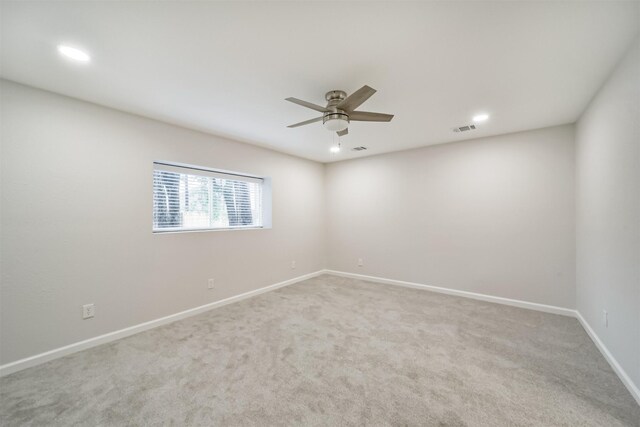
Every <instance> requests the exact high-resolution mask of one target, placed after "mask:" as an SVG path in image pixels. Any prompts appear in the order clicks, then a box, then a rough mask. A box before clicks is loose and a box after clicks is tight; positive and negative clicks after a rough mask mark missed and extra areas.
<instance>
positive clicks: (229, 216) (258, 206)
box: [153, 162, 264, 232]
mask: <svg viewBox="0 0 640 427" xmlns="http://www.w3.org/2000/svg"><path fill="white" fill-rule="evenodd" d="M263 186H264V179H263V178H258V177H253V176H246V175H242V174H236V173H229V172H221V171H215V170H211V169H207V168H202V167H198V166H183V165H176V164H169V163H161V162H154V164H153V231H154V232H163V231H193V230H217V229H235V228H261V227H262V226H263V223H264V221H263V220H264V218H263Z"/></svg>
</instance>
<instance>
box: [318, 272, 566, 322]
mask: <svg viewBox="0 0 640 427" xmlns="http://www.w3.org/2000/svg"><path fill="white" fill-rule="evenodd" d="M324 272H325V273H326V274H332V275H334V276H341V277H349V278H352V279H360V280H366V281H368V282H375V283H384V284H387V285H395V286H403V287H405V288H414V289H423V290H426V291H431V292H438V293H440V294H447V295H455V296H459V297H464V298H472V299H476V300H480V301H488V302H495V303H497V304H504V305H511V306H514V307H521V308H528V309H530V310H536V311H544V312H545V313H553V314H561V315H563V316H570V317H575V316H576V311H575V310H572V309H570V308H564V307H556V306H554V305H546V304H538V303H535V302H527V301H521V300H516V299H510V298H502V297H494V296H491V295H486V294H477V293H475V292H467V291H459V290H457V289H450V288H441V287H439V286H431V285H423V284H421V283H413V282H405V281H402V280H393V279H385V278H382V277H375V276H365V275H363V274H355V273H346V272H344V271H334V270H324Z"/></svg>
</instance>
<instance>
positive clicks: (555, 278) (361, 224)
mask: <svg viewBox="0 0 640 427" xmlns="http://www.w3.org/2000/svg"><path fill="white" fill-rule="evenodd" d="M326 173H327V177H326V190H325V191H326V200H327V208H326V209H327V225H328V231H329V232H328V247H327V254H328V255H327V256H328V268H330V269H334V270H340V271H346V272H351V273H360V274H366V275H372V276H379V277H384V278H390V279H397V280H405V281H410V282H417V283H423V284H428V285H434V286H442V287H446V288H452V289H458V290H464V291H471V292H479V293H483V294H489V295H494V296H500V297H506V298H514V299H519V300H525V301H530V302H536V303H542V304H549V305H555V306H560V307H565V308H574V307H575V232H574V231H575V230H574V229H575V226H574V216H575V211H574V129H573V126H572V125H566V126H558V127H553V128H546V129H540V130H534V131H528V132H521V133H515V134H509V135H503V136H498V137H490V138H482V139H476V140H472V141H466V142H459V143H453V144H443V145H437V146H431V147H426V148H421V149H416V150H410V151H403V152H397V153H391V154H385V155H380V156H373V157H367V158H364V159H359V160H349V161H344V162H338V163H332V164H329V165H327V167H326ZM358 258H363V261H364V266H362V267H358V266H357V259H358Z"/></svg>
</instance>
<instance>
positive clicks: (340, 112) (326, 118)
mask: <svg viewBox="0 0 640 427" xmlns="http://www.w3.org/2000/svg"><path fill="white" fill-rule="evenodd" d="M374 93H376V90H375V89H373V88H371V87H369V86H366V85H365V86H363V87H361V88H360V89H358V90H357V91H355V92H354V93H352V94H351V95H349V96H347V93H346V92H345V91H343V90H332V91H329V92H327V93H326V95H325V99H326V100H327V106H326V107H322V106H320V105H316V104H313V103H311V102H307V101H303V100H301V99H297V98H286V100H287V101H289V102H293V103H294V104H298V105H301V106H303V107H306V108H310V109H312V110H315V111H318V112H320V113H322V117H316V118H315V119H310V120H305V121H304V122H300V123H296V124H293V125H289V126H287V127H290V128H295V127H298V126H304V125H308V124H311V123H315V122H319V121H322V125H323V126H324V128H325V129H327V130H328V131H331V132H336V133H337V134H338V136H343V135H346V134H348V133H349V129H348V128H349V123H350V122H352V121H356V122H390V121H391V119H393V115H392V114H382V113H370V112H367V111H355V109H356V108H358V107H359V106H360V105H362V104H363V103H364V102H365V101H366V100H367V99H369V98H370V97H371V96H372V95H373V94H374Z"/></svg>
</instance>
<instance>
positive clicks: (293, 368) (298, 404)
mask: <svg viewBox="0 0 640 427" xmlns="http://www.w3.org/2000/svg"><path fill="white" fill-rule="evenodd" d="M0 416H1V418H0V421H1V424H2V425H3V426H14V425H16V426H17V425H21V426H22V425H46V426H52V425H91V426H96V425H113V426H124V425H159V424H162V425H176V426H184V425H207V426H210V425H238V426H240V425H242V426H251V425H260V426H265V425H296V426H299V425H427V426H430V425H447V426H449V425H451V426H458V425H460V426H462V425H469V426H506V425H509V426H515V425H517V426H532V425H535V426H538V425H544V426H556V425H558V426H559V425H562V426H623V425H626V426H629V425H631V426H638V425H639V424H638V423H639V420H640V407H638V405H637V404H636V403H635V401H634V400H633V398H632V397H631V395H630V394H629V393H628V392H627V390H626V389H625V388H624V386H623V385H622V383H621V382H620V380H619V379H618V378H617V377H616V375H615V374H614V373H613V371H612V370H611V369H610V367H609V366H608V365H607V362H606V361H605V360H604V358H603V357H602V356H601V355H600V353H599V352H598V350H597V349H596V348H595V346H594V345H593V343H592V342H591V341H590V339H589V337H588V336H587V334H586V333H585V332H584V330H583V329H582V327H581V326H580V325H579V324H578V322H577V321H576V320H575V319H572V318H568V317H562V316H556V315H552V314H545V313H539V312H535V311H529V310H524V309H519V308H514V307H507V306H502V305H496V304H491V303H485V302H480V301H474V300H470V299H465V298H459V297H452V296H447V295H441V294H435V293H431V292H426V291H421V290H414V289H406V288H400V287H394V286H387V285H380V284H372V283H367V282H362V281H357V280H352V279H344V278H338V277H333V276H321V277H317V278H315V279H311V280H307V281H305V282H302V283H299V284H296V285H293V286H289V287H286V288H282V289H279V290H277V291H274V292H270V293H266V294H262V295H260V296H257V297H255V298H252V299H249V300H245V301H242V302H239V303H235V304H231V305H227V306H224V307H221V308H218V309H215V310H212V311H209V312H207V313H205V314H202V315H199V316H196V317H191V318H189V319H185V320H182V321H179V322H175V323H172V324H170V325H166V326H163V327H160V328H156V329H153V330H150V331H147V332H144V333H141V334H138V335H135V336H132V337H129V338H125V339H122V340H119V341H116V342H114V343H111V344H106V345H103V346H100V347H96V348H93V349H90V350H86V351H83V352H80V353H76V354H73V355H71V356H67V357H64V358H62V359H58V360H55V361H52V362H49V363H47V364H44V365H41V366H37V367H34V368H31V369H27V370H25V371H22V372H18V373H15V374H13V375H10V376H7V377H5V378H2V379H1V380H0Z"/></svg>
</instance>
